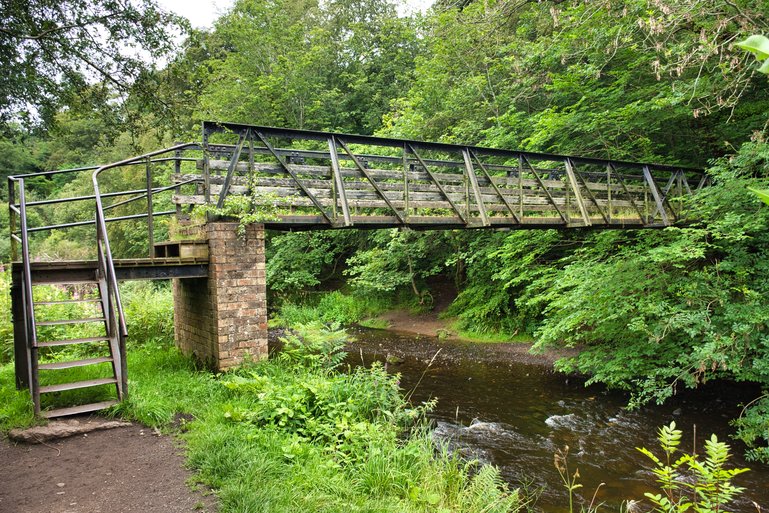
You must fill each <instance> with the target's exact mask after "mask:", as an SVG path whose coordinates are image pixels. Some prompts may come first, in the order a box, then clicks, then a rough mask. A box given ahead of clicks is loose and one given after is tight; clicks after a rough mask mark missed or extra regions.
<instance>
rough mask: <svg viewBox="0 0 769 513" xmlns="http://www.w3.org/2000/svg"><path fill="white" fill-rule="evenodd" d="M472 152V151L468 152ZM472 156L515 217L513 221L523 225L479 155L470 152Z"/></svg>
mask: <svg viewBox="0 0 769 513" xmlns="http://www.w3.org/2000/svg"><path fill="white" fill-rule="evenodd" d="M468 151H470V150H468ZM470 155H472V157H473V158H474V159H475V162H476V163H477V164H478V167H480V168H481V171H482V172H483V174H484V176H485V177H486V180H488V181H489V183H490V184H491V187H492V188H493V189H494V191H495V192H496V193H497V196H499V199H500V200H502V203H504V204H505V207H507V210H508V211H509V212H510V214H511V215H512V216H513V219H515V221H516V222H517V223H518V224H521V219H520V218H519V217H518V215H517V214H516V213H515V210H513V207H512V205H510V202H509V201H507V198H506V197H505V195H504V194H502V191H501V190H500V189H499V187H497V184H495V183H494V180H492V179H491V174H490V173H489V171H488V169H486V166H484V165H483V162H481V159H479V158H478V155H477V154H475V153H474V152H472V151H470Z"/></svg>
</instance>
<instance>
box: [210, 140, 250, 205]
mask: <svg viewBox="0 0 769 513" xmlns="http://www.w3.org/2000/svg"><path fill="white" fill-rule="evenodd" d="M250 136H251V129H250V128H248V129H246V130H245V131H244V132H241V134H240V137H239V138H238V145H237V146H236V147H235V151H234V152H233V154H232V160H230V165H229V166H228V167H227V176H225V177H224V185H222V190H221V191H220V192H219V199H218V200H216V208H222V207H223V206H224V199H225V198H226V197H227V193H229V192H230V184H231V183H232V175H234V174H235V169H236V168H237V167H238V160H240V154H241V153H242V152H243V145H244V144H245V143H246V139H249V138H250Z"/></svg>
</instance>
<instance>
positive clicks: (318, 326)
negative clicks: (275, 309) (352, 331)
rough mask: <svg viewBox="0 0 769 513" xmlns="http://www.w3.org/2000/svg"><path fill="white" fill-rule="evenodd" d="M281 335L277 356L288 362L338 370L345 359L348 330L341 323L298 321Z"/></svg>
mask: <svg viewBox="0 0 769 513" xmlns="http://www.w3.org/2000/svg"><path fill="white" fill-rule="evenodd" d="M294 326H296V327H295V328H294V329H293V330H292V333H289V334H288V335H286V336H285V337H281V338H280V341H281V342H282V343H283V350H282V351H281V352H280V354H279V355H278V356H277V358H278V359H279V360H281V361H285V362H286V363H290V364H295V365H300V366H303V367H307V368H311V369H335V368H337V367H339V365H341V363H342V360H344V357H345V352H344V347H345V342H346V341H347V339H348V337H347V333H345V331H344V330H343V329H340V328H339V326H338V325H332V326H330V327H326V326H325V325H324V324H322V323H321V322H320V321H314V322H309V323H307V324H298V325H294Z"/></svg>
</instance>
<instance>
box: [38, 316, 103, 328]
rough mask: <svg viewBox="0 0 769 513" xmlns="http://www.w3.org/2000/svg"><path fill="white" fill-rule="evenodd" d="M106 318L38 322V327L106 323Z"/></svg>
mask: <svg viewBox="0 0 769 513" xmlns="http://www.w3.org/2000/svg"><path fill="white" fill-rule="evenodd" d="M104 320H105V319H104V317H86V318H85V319H61V320H58V321H37V322H36V324H37V325H38V326H58V325H63V324H79V323H86V322H99V321H104Z"/></svg>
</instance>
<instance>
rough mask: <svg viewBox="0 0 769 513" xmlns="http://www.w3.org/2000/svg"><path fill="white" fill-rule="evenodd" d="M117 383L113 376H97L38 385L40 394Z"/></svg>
mask: <svg viewBox="0 0 769 513" xmlns="http://www.w3.org/2000/svg"><path fill="white" fill-rule="evenodd" d="M113 383H117V379H115V378H98V379H89V380H86V381H75V382H74V383H60V384H58V385H47V386H44V387H40V393H41V394H47V393H50V392H62V391H64V390H75V389H78V388H89V387H98V386H100V385H110V384H113Z"/></svg>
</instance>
